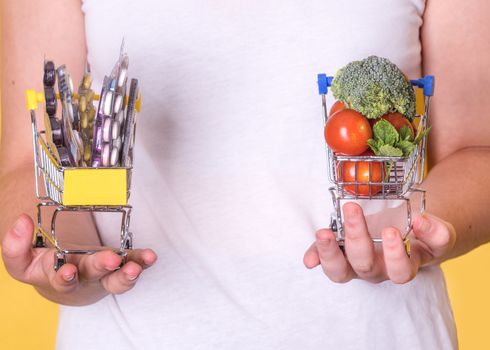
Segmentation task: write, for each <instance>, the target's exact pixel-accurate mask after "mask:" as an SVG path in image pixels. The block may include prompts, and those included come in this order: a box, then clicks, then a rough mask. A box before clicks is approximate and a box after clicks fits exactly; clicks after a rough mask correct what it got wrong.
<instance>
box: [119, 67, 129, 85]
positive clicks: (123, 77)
mask: <svg viewBox="0 0 490 350" xmlns="http://www.w3.org/2000/svg"><path fill="white" fill-rule="evenodd" d="M127 76H128V69H127V68H126V67H121V71H120V72H119V77H118V79H117V86H118V87H122V86H123V85H124V83H125V82H126V77H127Z"/></svg>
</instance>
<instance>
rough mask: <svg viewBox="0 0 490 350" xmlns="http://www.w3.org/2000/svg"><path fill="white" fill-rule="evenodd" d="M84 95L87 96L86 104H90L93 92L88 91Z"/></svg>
mask: <svg viewBox="0 0 490 350" xmlns="http://www.w3.org/2000/svg"><path fill="white" fill-rule="evenodd" d="M85 95H86V96H87V102H88V103H92V101H93V100H94V90H90V89H89V90H88V91H87V93H86V94H85Z"/></svg>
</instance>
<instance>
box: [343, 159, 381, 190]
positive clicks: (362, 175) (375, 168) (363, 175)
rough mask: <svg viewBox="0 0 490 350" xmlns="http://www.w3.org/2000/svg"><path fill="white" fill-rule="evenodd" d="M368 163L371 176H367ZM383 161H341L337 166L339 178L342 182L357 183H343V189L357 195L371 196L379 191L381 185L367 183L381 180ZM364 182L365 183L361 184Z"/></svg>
mask: <svg viewBox="0 0 490 350" xmlns="http://www.w3.org/2000/svg"><path fill="white" fill-rule="evenodd" d="M356 164H357V174H356ZM369 164H371V177H369V172H370V171H369V170H370V169H369V168H370V166H369ZM383 169H384V167H383V163H382V162H366V161H357V162H351V161H342V162H341V165H340V166H339V168H338V172H339V174H338V175H339V179H340V180H341V181H343V182H357V183H359V185H357V186H356V185H344V190H345V191H347V192H349V193H352V194H353V195H359V196H369V195H371V196H373V195H375V194H377V193H378V192H380V191H381V189H382V186H381V185H379V186H378V185H369V184H368V183H369V182H371V183H373V182H374V183H380V182H383V173H382V171H383ZM362 184H365V185H362Z"/></svg>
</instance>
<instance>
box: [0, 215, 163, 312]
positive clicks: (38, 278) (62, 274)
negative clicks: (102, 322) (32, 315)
mask: <svg viewBox="0 0 490 350" xmlns="http://www.w3.org/2000/svg"><path fill="white" fill-rule="evenodd" d="M33 231H34V224H33V222H32V220H31V218H30V217H29V216H27V215H21V216H20V217H19V218H18V219H17V221H16V222H15V224H14V226H13V227H12V228H11V229H10V230H9V231H8V232H7V233H6V234H5V237H4V239H3V243H2V257H3V261H4V263H5V267H6V269H7V271H8V272H9V273H10V275H12V277H14V278H15V279H17V280H19V281H21V282H24V283H28V284H31V285H33V286H34V287H35V288H36V289H37V290H38V292H39V293H40V294H41V295H43V296H44V297H46V298H47V299H49V300H51V301H53V302H56V303H60V304H66V305H88V304H91V303H94V302H96V301H97V300H99V299H101V298H103V297H104V296H105V295H107V294H109V293H113V294H121V293H124V292H127V291H128V290H130V289H131V288H133V286H134V285H135V283H136V280H137V278H138V276H139V275H140V274H141V272H142V271H143V269H145V268H147V267H149V266H151V265H153V263H154V262H155V261H156V259H157V256H156V254H155V253H154V252H153V251H152V250H151V249H135V250H132V251H128V256H127V262H126V263H125V264H124V265H123V266H122V267H121V268H120V269H118V268H119V265H120V263H121V259H122V258H121V256H119V255H117V254H116V253H114V252H113V251H112V250H109V249H107V250H103V251H100V252H97V253H95V254H92V255H79V254H73V255H70V256H69V258H68V262H67V263H66V264H65V265H63V266H61V268H60V269H59V270H58V271H55V270H54V268H53V263H54V252H55V249H54V248H32V239H33Z"/></svg>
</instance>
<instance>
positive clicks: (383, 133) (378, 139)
mask: <svg viewBox="0 0 490 350" xmlns="http://www.w3.org/2000/svg"><path fill="white" fill-rule="evenodd" d="M429 130H430V128H428V129H426V130H423V131H421V132H420V134H419V135H417V137H416V138H415V140H414V135H413V133H412V130H411V129H410V128H408V127H406V126H404V127H402V128H401V129H400V131H396V128H395V127H394V126H393V125H391V124H390V123H389V122H388V121H386V120H384V119H380V120H379V121H378V122H376V124H374V126H373V138H372V139H369V140H368V142H367V143H368V145H369V147H370V148H371V149H372V150H373V152H374V154H375V155H377V156H384V157H408V156H409V155H410V153H412V152H413V150H414V149H415V146H416V145H417V144H418V143H419V142H420V141H422V138H423V137H424V136H425V135H427V134H428V132H429Z"/></svg>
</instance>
